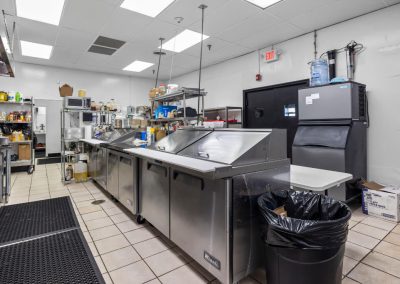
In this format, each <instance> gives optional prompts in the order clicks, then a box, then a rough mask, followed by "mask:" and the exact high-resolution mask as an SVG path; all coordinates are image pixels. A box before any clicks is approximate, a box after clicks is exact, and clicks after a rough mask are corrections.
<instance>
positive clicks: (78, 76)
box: [0, 62, 154, 154]
mask: <svg viewBox="0 0 400 284" xmlns="http://www.w3.org/2000/svg"><path fill="white" fill-rule="evenodd" d="M15 73H16V77H15V78H6V77H0V90H4V91H19V92H21V93H22V94H23V95H24V96H28V97H31V96H32V97H34V99H35V100H37V105H39V106H45V107H47V125H46V128H47V134H46V153H47V154H49V153H50V154H54V153H59V152H60V151H61V149H60V139H61V136H60V135H61V132H60V119H61V118H60V108H61V107H62V104H61V100H62V98H60V95H59V92H58V87H59V83H61V85H62V84H64V83H67V84H69V85H71V86H72V87H73V88H74V96H76V95H77V93H78V90H79V89H85V90H86V91H87V96H88V97H91V98H92V99H93V100H95V101H96V102H100V101H103V102H107V101H109V100H110V99H115V101H116V102H117V103H118V104H119V105H120V106H121V107H124V106H125V107H126V106H128V105H134V106H139V105H148V92H149V90H150V89H151V88H152V87H153V84H154V82H153V80H149V79H142V78H134V77H128V76H120V75H110V74H105V73H96V72H87V71H81V70H72V69H66V68H56V67H49V66H42V65H35V64H25V63H18V62H17V63H16V65H15Z"/></svg>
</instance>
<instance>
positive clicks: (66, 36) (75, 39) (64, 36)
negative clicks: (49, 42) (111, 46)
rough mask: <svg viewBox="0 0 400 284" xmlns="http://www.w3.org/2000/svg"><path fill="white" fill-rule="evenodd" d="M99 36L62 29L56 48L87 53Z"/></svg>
mask: <svg viewBox="0 0 400 284" xmlns="http://www.w3.org/2000/svg"><path fill="white" fill-rule="evenodd" d="M97 36H98V35H97V34H95V33H88V32H82V31H77V30H73V29H70V28H60V31H59V35H58V37H57V41H56V46H61V47H63V48H67V49H70V50H73V51H75V52H86V51H87V50H88V49H89V47H90V46H91V45H92V44H93V42H94V41H95V40H96V38H97Z"/></svg>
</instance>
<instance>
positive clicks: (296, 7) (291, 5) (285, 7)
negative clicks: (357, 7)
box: [265, 0, 379, 20]
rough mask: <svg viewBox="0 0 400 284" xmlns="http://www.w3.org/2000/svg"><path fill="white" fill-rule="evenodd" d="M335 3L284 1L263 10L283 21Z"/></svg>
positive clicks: (307, 0)
mask: <svg viewBox="0 0 400 284" xmlns="http://www.w3.org/2000/svg"><path fill="white" fill-rule="evenodd" d="M337 1H338V0H317V1H316V0H301V1H299V0H285V1H281V2H279V3H277V4H275V5H273V6H271V7H269V8H267V9H265V12H267V13H270V14H273V15H275V16H277V17H279V18H281V19H283V20H289V19H292V18H293V17H296V16H298V15H302V14H305V13H308V12H310V11H312V10H314V9H317V8H319V7H322V6H325V5H327V4H332V3H334V2H337ZM378 1H379V0H378ZM348 2H350V1H348ZM325 12H327V11H325Z"/></svg>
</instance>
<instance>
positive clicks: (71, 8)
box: [0, 0, 400, 79]
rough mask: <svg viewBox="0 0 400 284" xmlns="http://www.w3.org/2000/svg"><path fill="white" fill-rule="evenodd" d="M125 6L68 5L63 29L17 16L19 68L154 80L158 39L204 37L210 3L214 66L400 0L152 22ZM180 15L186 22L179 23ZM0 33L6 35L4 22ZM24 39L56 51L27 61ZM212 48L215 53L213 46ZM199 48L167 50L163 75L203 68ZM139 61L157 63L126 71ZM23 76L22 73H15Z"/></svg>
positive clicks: (221, 0)
mask: <svg viewBox="0 0 400 284" xmlns="http://www.w3.org/2000/svg"><path fill="white" fill-rule="evenodd" d="M0 2H1V3H0V9H4V10H5V12H6V13H8V14H11V15H16V6H15V0H1V1H0ZM122 2H123V0H65V6H64V10H63V14H62V17H61V21H60V24H59V26H55V25H51V24H46V23H42V22H37V21H32V20H28V19H24V18H18V17H15V16H8V20H9V21H10V22H11V21H13V20H15V21H16V23H17V40H16V42H15V43H14V58H15V61H17V62H25V63H34V64H41V65H49V66H61V67H66V68H73V69H80V70H89V71H96V72H105V73H112V74H121V75H128V76H137V77H144V78H154V77H155V75H154V73H153V70H154V69H155V68H156V67H157V64H156V63H157V60H158V59H157V57H156V56H155V55H154V54H153V51H156V50H157V47H158V46H159V40H158V39H159V38H160V37H163V38H165V39H166V40H168V39H171V38H172V37H174V36H175V35H177V34H178V33H180V32H182V31H183V30H185V29H190V30H193V31H197V32H200V31H201V10H200V9H198V6H199V5H200V4H206V5H207V6H208V8H207V9H206V10H205V18H206V20H205V34H207V35H209V36H210V38H208V39H207V40H205V42H204V46H205V48H204V61H203V62H204V64H203V65H204V66H208V65H211V64H216V63H218V62H221V61H224V60H226V59H229V58H233V57H236V56H239V55H242V54H245V53H248V52H251V51H254V50H257V49H260V48H263V47H266V46H269V45H271V44H274V43H277V42H281V41H283V40H285V39H289V38H292V37H295V36H299V35H302V34H304V33H307V32H311V31H313V30H315V29H319V28H322V27H325V26H328V25H332V24H335V23H338V22H341V21H344V20H347V19H350V18H353V17H356V16H359V15H362V14H365V13H368V12H372V11H375V10H377V9H381V8H384V7H387V6H390V5H392V4H395V3H399V2H400V0H302V1H299V0H283V1H281V2H279V3H278V4H276V5H273V6H271V7H269V8H267V9H265V10H263V9H260V8H258V7H257V6H255V5H253V4H251V3H249V2H247V1H245V0H175V1H174V2H173V3H172V4H171V5H170V6H169V7H168V8H167V9H165V10H164V11H162V12H161V13H160V14H159V15H158V16H157V17H155V18H152V17H148V16H145V15H142V14H139V13H135V12H132V11H130V10H126V9H123V8H121V7H120V5H121V3H122ZM175 17H183V18H184V20H183V22H181V23H177V22H176V20H175ZM0 26H1V28H0V33H1V35H4V25H3V24H2V23H1V25H0ZM99 36H104V37H109V38H112V39H116V40H120V41H124V42H126V43H125V44H124V45H123V46H121V48H119V49H118V50H117V51H116V52H114V53H113V54H112V55H110V56H109V55H102V54H97V53H91V52H88V49H89V48H90V46H91V45H92V44H93V43H94V41H95V40H96V39H97V38H98V37H99ZM19 40H25V41H31V42H35V43H40V44H47V45H52V46H54V48H53V52H52V55H51V58H50V59H49V60H45V59H38V58H32V57H26V56H22V55H21V50H20V44H19ZM207 45H211V49H210V50H209V49H208V48H207ZM199 52H200V45H199V44H197V45H195V46H193V47H191V48H188V49H186V50H184V51H183V52H181V53H173V52H169V51H167V55H166V56H164V57H163V59H162V60H163V61H162V62H163V63H162V66H161V68H160V77H161V78H162V79H167V78H169V76H170V72H171V63H172V62H173V66H172V77H175V76H179V75H183V74H185V73H188V72H190V71H194V70H197V68H198V65H199ZM135 60H140V61H145V62H150V63H154V64H155V65H153V66H152V67H150V68H148V69H146V70H144V71H142V72H140V73H131V72H129V71H124V70H123V68H124V67H126V66H127V65H128V64H130V63H132V62H133V61H135ZM16 76H18V74H16Z"/></svg>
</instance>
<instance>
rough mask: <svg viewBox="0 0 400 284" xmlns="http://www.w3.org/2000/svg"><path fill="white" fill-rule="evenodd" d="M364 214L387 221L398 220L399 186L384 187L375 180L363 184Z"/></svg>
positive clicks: (399, 206)
mask: <svg viewBox="0 0 400 284" xmlns="http://www.w3.org/2000/svg"><path fill="white" fill-rule="evenodd" d="M362 211H363V213H364V214H367V215H371V216H375V217H379V218H382V219H385V220H389V221H395V222H399V221H400V188H396V187H385V186H383V185H380V184H378V183H375V182H367V183H364V184H363V194H362Z"/></svg>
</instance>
